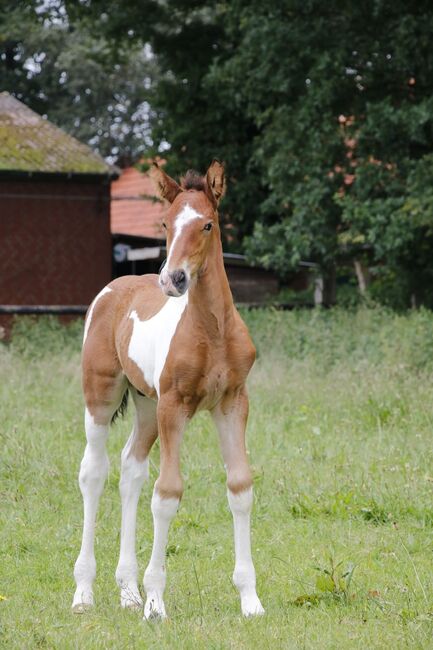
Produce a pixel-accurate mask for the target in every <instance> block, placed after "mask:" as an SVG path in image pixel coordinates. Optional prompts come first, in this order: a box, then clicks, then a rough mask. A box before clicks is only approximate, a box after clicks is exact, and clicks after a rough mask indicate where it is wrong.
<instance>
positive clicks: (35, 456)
mask: <svg viewBox="0 0 433 650" xmlns="http://www.w3.org/2000/svg"><path fill="white" fill-rule="evenodd" d="M244 317H245V319H246V321H247V322H248V325H249V326H250V329H251V333H252V335H253V338H254V341H255V343H256V345H257V350H258V359H257V362H256V364H255V367H254V370H253V372H252V375H251V379H250V381H249V393H250V400H251V411H250V419H249V425H248V449H249V454H250V459H251V463H252V466H253V468H254V477H255V481H254V485H255V506H254V512H253V523H252V539H253V554H254V560H255V565H256V572H257V583H258V593H259V595H260V598H261V600H262V603H263V605H264V607H265V609H266V614H265V616H264V617H262V618H259V619H255V620H244V619H242V617H241V615H240V604H239V600H238V595H237V592H236V590H235V588H234V587H233V585H232V583H231V574H232V571H233V541H232V522H231V516H230V512H229V510H228V506H227V502H226V496H225V476H224V470H223V466H222V461H221V457H220V454H219V450H218V444H217V438H216V434H215V432H214V430H213V426H212V423H211V421H210V419H209V417H208V416H207V415H206V414H199V415H198V416H197V417H196V418H195V419H194V421H193V422H192V423H191V425H190V426H189V428H188V430H187V433H186V435H185V439H184V443H183V453H182V470H183V475H184V479H185V494H184V497H183V500H182V503H181V507H180V510H179V513H178V515H177V517H176V519H175V520H174V523H173V526H172V528H171V532H170V539H169V547H168V551H167V555H168V560H167V563H168V565H167V570H168V581H167V590H166V599H165V600H166V606H167V611H168V614H169V619H168V620H167V621H164V622H162V623H152V622H144V621H143V620H142V619H141V617H140V615H139V614H137V613H134V612H130V611H122V610H121V609H120V606H119V596H118V589H117V586H116V584H115V579H114V571H115V568H116V564H117V556H118V549H119V527H120V501H119V496H118V480H119V457H120V451H121V448H122V446H123V444H124V442H125V440H126V437H127V435H128V432H129V430H130V428H131V415H132V413H131V412H129V413H128V415H127V416H126V418H125V419H124V420H121V421H118V422H117V423H116V425H115V426H114V427H113V429H112V431H111V435H110V440H109V453H110V458H111V469H110V474H109V478H108V481H107V485H106V490H105V492H104V495H103V497H102V500H101V507H100V512H99V517H98V526H97V536H96V559H97V562H98V569H97V579H96V583H95V598H96V606H95V608H94V610H93V611H92V612H89V613H86V614H85V615H81V616H74V615H72V614H71V611H70V606H71V600H72V595H73V590H74V582H73V575H72V571H73V565H74V562H75V559H76V556H77V554H78V551H79V546H80V538H81V525H82V503H81V495H80V492H79V488H78V484H77V473H78V468H79V463H80V460H81V457H82V453H83V450H84V431H83V403H82V397H81V390H80V370H79V358H80V342H81V336H82V323H80V322H75V323H73V324H72V325H70V326H68V327H60V326H59V325H58V324H57V323H56V321H54V320H49V319H48V320H40V321H38V323H36V324H35V323H33V324H32V323H31V321H28V320H21V321H20V322H19V323H18V325H17V326H16V328H15V333H14V337H13V339H12V342H11V343H10V344H0V403H1V422H0V438H1V466H0V518H1V532H0V549H1V561H0V646H1V647H4V648H59V649H61V650H63V649H69V648H80V649H87V648H92V649H93V648H114V649H123V648H125V649H126V648H194V649H200V648H206V649H208V648H212V649H217V648H218V649H220V648H233V649H238V648H239V649H241V648H242V649H243V648H245V649H247V648H248V649H249V648H289V649H292V648H321V649H328V648H329V649H330V648H344V649H346V648H393V649H396V648H432V645H433V641H432V639H433V581H432V578H433V571H432V563H433V562H432V561H433V534H432V533H433V499H432V492H433V460H432V438H433V436H432V432H433V381H432V380H433V314H432V313H431V312H428V311H422V310H421V311H413V312H411V313H407V314H401V315H399V314H395V313H392V312H388V311H386V310H384V309H379V308H377V309H367V308H359V309H357V310H353V311H350V310H340V309H334V310H328V311H324V310H312V311H294V312H277V311H272V310H270V309H269V310H262V311H251V312H245V313H244ZM157 468H158V449H157V445H155V448H154V450H153V451H152V455H151V480H150V483H149V484H148V485H147V486H145V489H144V490H143V494H142V497H141V500H140V506H139V522H138V531H137V532H138V534H137V555H138V560H139V564H140V571H141V572H143V571H144V569H145V566H146V564H147V561H148V559H149V557H150V551H151V544H152V524H151V513H150V495H151V490H152V485H153V482H154V480H155V478H156V476H157Z"/></svg>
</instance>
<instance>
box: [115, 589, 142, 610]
mask: <svg viewBox="0 0 433 650" xmlns="http://www.w3.org/2000/svg"><path fill="white" fill-rule="evenodd" d="M120 606H121V607H122V608H123V609H131V610H135V611H137V612H138V611H143V601H142V599H141V596H140V592H139V591H138V589H137V588H135V589H130V588H127V587H123V588H122V589H121V590H120Z"/></svg>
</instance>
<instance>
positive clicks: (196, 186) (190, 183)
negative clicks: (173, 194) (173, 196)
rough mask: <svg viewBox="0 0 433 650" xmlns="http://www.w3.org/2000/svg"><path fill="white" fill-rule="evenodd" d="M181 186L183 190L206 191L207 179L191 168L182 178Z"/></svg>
mask: <svg viewBox="0 0 433 650" xmlns="http://www.w3.org/2000/svg"><path fill="white" fill-rule="evenodd" d="M181 187H182V189H183V190H197V191H198V192H206V179H205V177H204V176H202V175H201V174H199V173H198V172H196V171H194V170H193V169H189V170H188V171H187V172H186V174H185V176H184V177H183V178H182V179H181Z"/></svg>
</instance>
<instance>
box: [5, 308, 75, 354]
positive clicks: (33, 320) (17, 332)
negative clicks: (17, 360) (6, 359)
mask: <svg viewBox="0 0 433 650" xmlns="http://www.w3.org/2000/svg"><path fill="white" fill-rule="evenodd" d="M82 337H83V320H82V319H81V318H76V319H74V320H73V321H71V323H69V324H68V325H65V324H64V323H62V322H61V321H60V320H59V319H58V318H57V317H55V316H17V317H16V318H15V322H14V325H13V328H12V333H11V343H10V348H11V349H12V350H13V352H14V353H17V354H19V355H20V356H22V357H23V358H24V359H29V360H31V359H40V358H42V357H46V356H47V355H57V354H66V355H68V356H72V355H73V354H76V353H77V352H78V351H79V350H80V349H81V341H82Z"/></svg>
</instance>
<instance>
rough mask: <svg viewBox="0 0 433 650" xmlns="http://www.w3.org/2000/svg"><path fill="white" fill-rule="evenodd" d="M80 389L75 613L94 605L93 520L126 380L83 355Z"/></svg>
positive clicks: (103, 481)
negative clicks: (83, 441)
mask: <svg viewBox="0 0 433 650" xmlns="http://www.w3.org/2000/svg"><path fill="white" fill-rule="evenodd" d="M83 388H84V397H85V402H86V411H85V429H86V438H87V445H86V449H85V451H84V456H83V460H82V461H81V466H80V473H79V485H80V489H81V494H82V496H83V505H84V523H83V537H82V542H81V550H80V553H79V555H78V558H77V561H76V563H75V569H74V577H75V582H76V590H75V594H74V599H73V602H72V609H73V611H74V612H75V613H81V612H83V611H84V610H85V609H87V608H88V607H89V606H91V605H93V586H92V585H93V581H94V579H95V576H96V561H95V553H94V540H95V521H96V515H97V511H98V505H99V499H100V496H101V494H102V491H103V489H104V483H105V479H106V477H107V474H108V468H109V460H108V454H107V449H106V443H107V438H108V430H109V425H110V422H111V418H112V416H113V413H114V412H115V411H116V409H117V408H118V407H119V404H120V402H121V400H122V396H123V394H124V392H125V389H126V381H125V378H124V376H123V375H122V374H121V372H120V370H118V369H117V368H116V367H115V365H114V364H113V367H111V368H110V372H108V370H107V368H102V369H101V370H100V371H99V372H96V370H95V369H94V367H92V365H91V364H90V363H89V359H88V357H87V356H86V348H85V349H84V355H83Z"/></svg>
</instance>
